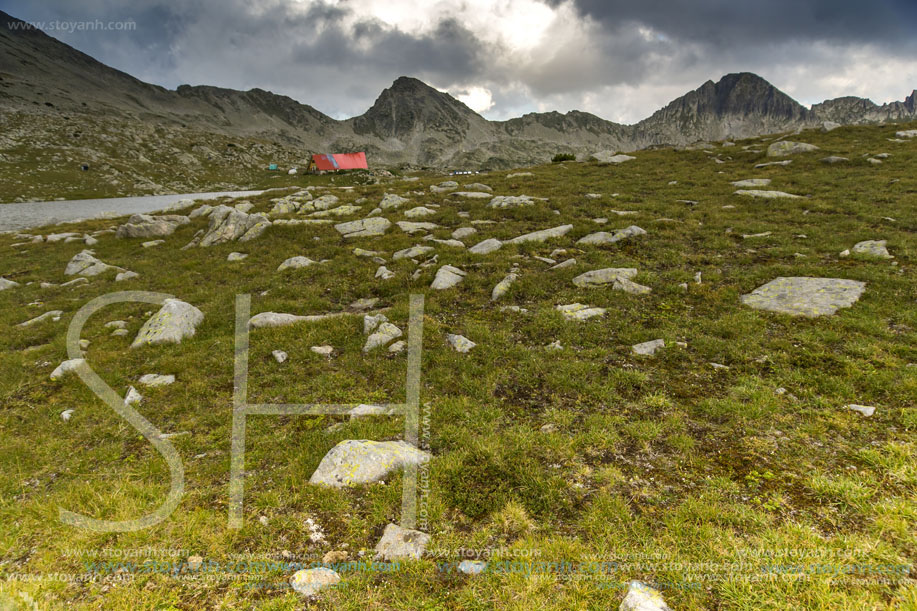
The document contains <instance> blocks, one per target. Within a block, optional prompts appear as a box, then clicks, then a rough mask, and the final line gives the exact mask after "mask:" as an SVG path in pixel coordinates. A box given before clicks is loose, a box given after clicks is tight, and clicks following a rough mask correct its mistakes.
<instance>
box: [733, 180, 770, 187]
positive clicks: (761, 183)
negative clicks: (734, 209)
mask: <svg viewBox="0 0 917 611" xmlns="http://www.w3.org/2000/svg"><path fill="white" fill-rule="evenodd" d="M769 184H771V179H770V178H746V179H745V180H736V181H734V182H733V183H732V186H733V187H739V188H740V189H744V188H746V187H766V186H767V185H769Z"/></svg>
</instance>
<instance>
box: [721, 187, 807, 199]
mask: <svg viewBox="0 0 917 611" xmlns="http://www.w3.org/2000/svg"><path fill="white" fill-rule="evenodd" d="M735 194H736V195H747V196H749V197H762V198H764V199H779V198H788V199H799V197H800V196H799V195H793V194H792V193H784V192H783V191H760V190H753V189H752V190H748V189H739V190H738V191H736V192H735Z"/></svg>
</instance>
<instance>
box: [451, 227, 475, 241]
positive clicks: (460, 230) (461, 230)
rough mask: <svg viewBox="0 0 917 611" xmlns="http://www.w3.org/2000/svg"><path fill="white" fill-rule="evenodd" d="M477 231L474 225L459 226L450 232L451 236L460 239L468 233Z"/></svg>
mask: <svg viewBox="0 0 917 611" xmlns="http://www.w3.org/2000/svg"><path fill="white" fill-rule="evenodd" d="M477 232H478V230H477V229H475V228H474V227H459V228H458V229H456V230H455V231H453V232H452V237H453V238H454V239H456V240H461V239H463V238H467V237H468V236H470V235H474V234H476V233H477Z"/></svg>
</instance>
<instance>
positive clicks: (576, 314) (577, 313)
mask: <svg viewBox="0 0 917 611" xmlns="http://www.w3.org/2000/svg"><path fill="white" fill-rule="evenodd" d="M554 309H556V310H557V311H558V312H560V313H561V315H563V317H564V318H566V319H567V320H587V319H589V318H592V317H593V316H603V315H604V314H605V311H606V310H605V308H591V307H589V306H587V305H583V304H581V303H570V304H567V305H559V306H554Z"/></svg>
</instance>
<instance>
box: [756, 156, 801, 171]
mask: <svg viewBox="0 0 917 611" xmlns="http://www.w3.org/2000/svg"><path fill="white" fill-rule="evenodd" d="M791 163H793V160H792V159H784V160H783V161H768V162H765V163H759V164H757V165H755V169H756V170H760V169H761V168H769V167H771V166H775V165H782V166H788V165H790V164H791Z"/></svg>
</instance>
